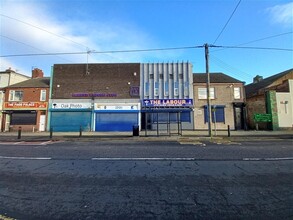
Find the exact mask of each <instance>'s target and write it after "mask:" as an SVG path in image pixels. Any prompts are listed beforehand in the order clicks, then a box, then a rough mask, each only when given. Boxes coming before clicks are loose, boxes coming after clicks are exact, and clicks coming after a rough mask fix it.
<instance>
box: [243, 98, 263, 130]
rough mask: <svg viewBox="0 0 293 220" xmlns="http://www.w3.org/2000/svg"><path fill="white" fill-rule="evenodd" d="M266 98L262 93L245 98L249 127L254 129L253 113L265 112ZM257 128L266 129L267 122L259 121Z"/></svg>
mask: <svg viewBox="0 0 293 220" xmlns="http://www.w3.org/2000/svg"><path fill="white" fill-rule="evenodd" d="M265 103H266V100H265V96H264V95H259V96H254V97H251V98H247V99H246V109H247V123H248V128H249V129H255V122H254V120H253V115H254V114H256V113H257V114H265V113H266V104H265ZM259 129H267V123H259Z"/></svg>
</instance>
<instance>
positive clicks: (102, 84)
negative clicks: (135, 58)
mask: <svg viewBox="0 0 293 220" xmlns="http://www.w3.org/2000/svg"><path fill="white" fill-rule="evenodd" d="M135 73H136V74H135ZM139 85H140V64H136V63H130V64H127V63H125V64H124V63H123V64H88V73H87V65H86V64H57V65H54V73H53V86H52V98H53V99H75V98H77V99H80V98H81V97H73V96H72V94H73V93H81V94H89V93H96V94H112V95H113V96H110V97H109V96H105V97H98V98H99V99H109V98H113V99H130V98H134V97H131V96H130V87H131V86H139ZM87 98H88V97H87ZM135 98H137V97H135Z"/></svg>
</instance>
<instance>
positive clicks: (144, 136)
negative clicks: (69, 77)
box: [0, 130, 293, 142]
mask: <svg viewBox="0 0 293 220" xmlns="http://www.w3.org/2000/svg"><path fill="white" fill-rule="evenodd" d="M210 139H215V140H217V139H219V140H222V139H224V140H229V141H249V140H253V141H255V140H264V139H265V140H268V139H292V141H293V130H283V131H260V130H258V131H256V130H249V131H244V130H240V131H230V135H229V136H228V132H227V131H216V132H215V131H213V132H212V137H209V135H208V131H202V130H183V131H182V134H180V135H179V134H177V133H172V134H167V132H166V131H165V132H164V131H160V133H159V134H158V133H157V131H147V133H146V132H145V131H140V133H139V136H133V133H132V132H82V133H80V132H53V133H50V132H21V134H20V136H19V133H18V132H0V142H6V141H47V140H53V141H60V140H63V141H98V140H135V141H180V140H185V141H187V142H188V140H193V141H194V140H199V141H201V140H210Z"/></svg>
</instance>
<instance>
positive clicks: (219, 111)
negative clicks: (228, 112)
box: [204, 106, 225, 123]
mask: <svg viewBox="0 0 293 220" xmlns="http://www.w3.org/2000/svg"><path fill="white" fill-rule="evenodd" d="M211 110H212V122H213V123H215V122H216V123H217V122H222V123H225V106H212V108H211ZM204 122H205V123H207V122H208V109H207V106H205V111H204Z"/></svg>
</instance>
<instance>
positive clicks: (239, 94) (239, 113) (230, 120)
mask: <svg viewBox="0 0 293 220" xmlns="http://www.w3.org/2000/svg"><path fill="white" fill-rule="evenodd" d="M193 91H194V129H195V130H207V129H208V120H209V117H208V111H207V107H208V106H207V74H206V73H195V74H193ZM210 105H211V110H212V118H211V120H212V128H213V130H214V131H216V130H227V127H228V126H229V127H230V129H232V130H240V129H246V107H245V92H244V82H242V81H240V80H237V79H235V78H233V77H230V76H228V75H226V74H224V73H210Z"/></svg>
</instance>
